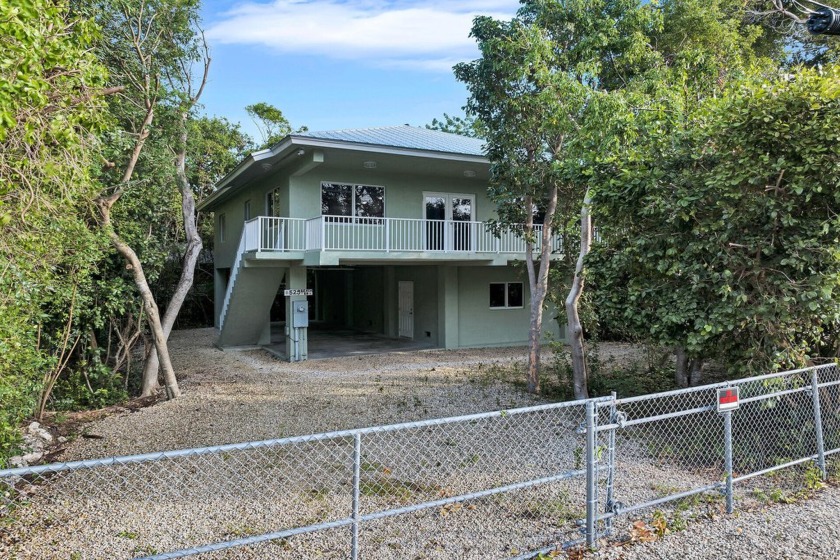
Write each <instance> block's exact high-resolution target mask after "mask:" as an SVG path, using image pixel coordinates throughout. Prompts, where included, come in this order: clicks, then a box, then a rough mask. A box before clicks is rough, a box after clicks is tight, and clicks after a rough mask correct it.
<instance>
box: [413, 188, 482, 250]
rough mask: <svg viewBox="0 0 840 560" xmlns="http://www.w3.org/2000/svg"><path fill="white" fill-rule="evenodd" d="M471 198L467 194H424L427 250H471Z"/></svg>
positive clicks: (472, 212) (472, 210) (472, 211)
mask: <svg viewBox="0 0 840 560" xmlns="http://www.w3.org/2000/svg"><path fill="white" fill-rule="evenodd" d="M473 206H474V204H473V197H472V195H468V194H448V193H425V195H424V197H423V217H424V218H425V219H426V250H427V251H471V250H473V245H472V244H473V240H472V235H471V232H472V224H471V222H472V220H473V214H474V209H473Z"/></svg>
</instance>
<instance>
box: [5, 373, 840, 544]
mask: <svg viewBox="0 0 840 560" xmlns="http://www.w3.org/2000/svg"><path fill="white" fill-rule="evenodd" d="M735 387H737V389H738V392H739V397H740V404H739V407H738V408H737V409H736V410H733V411H728V412H718V408H717V399H718V389H721V388H735ZM727 434H729V436H730V437H727ZM838 450H840V375H839V374H838V370H837V368H836V367H835V366H834V365H827V366H819V367H815V368H809V369H805V370H798V371H793V372H785V373H780V374H773V375H766V376H761V377H755V378H750V379H743V380H738V381H733V382H731V383H723V384H717V385H709V386H703V387H697V388H692V389H687V390H682V391H672V392H668V393H658V394H654V395H647V396H643V397H634V398H626V399H619V398H616V397H615V396H614V395H613V396H610V397H604V398H599V399H590V400H588V401H576V402H566V403H556V404H549V405H543V406H537V407H529V408H522V409H517V410H509V411H498V412H491V413H485V414H475V415H470V416H463V417H457V418H445V419H437V420H427V421H421V422H412V423H407V424H399V425H391V426H379V427H373V428H365V429H359V430H347V431H341V432H332V433H326V434H317V435H310V436H301V437H290V438H284V439H277V440H270V441H261V442H251V443H244V444H236V445H225V446H216V447H206V448H200V449H189V450H181V451H171V452H163V453H153V454H146V455H135V456H129V457H117V458H108V459H102V460H91V461H78V462H72V463H56V464H51V465H42V466H37V467H28V468H21V469H8V470H4V471H0V556H4V555H5V557H10V558H21V559H22V558H53V557H54V558H67V557H70V558H78V559H82V558H106V557H107V558H137V557H145V558H180V557H185V556H191V555H196V554H202V555H203V557H206V558H265V557H272V558H281V559H282V558H289V559H291V558H303V557H316V556H317V557H319V558H386V557H406V558H429V559H433V558H441V559H442V558H467V559H470V558H476V559H478V558H481V559H486V558H500V559H504V558H522V559H524V558H530V557H533V556H535V555H536V554H537V553H539V552H547V551H550V550H553V549H555V548H563V547H570V546H574V545H576V544H581V543H583V544H587V545H589V546H592V545H594V544H595V543H596V540H597V538H598V537H599V536H601V535H606V534H609V533H611V532H614V523H615V522H616V520H622V519H628V518H629V516H631V515H632V514H633V513H634V512H637V511H639V510H643V509H647V510H650V508H655V507H661V506H663V505H666V504H668V503H675V502H679V501H680V500H685V499H687V498H689V497H693V496H699V495H705V496H709V497H710V498H709V499H712V500H721V501H725V503H726V505H727V506H728V507H729V509H730V510H731V508H732V507H734V505H735V503H736V502H735V498H736V495H735V491H734V488H735V487H736V486H738V487H741V486H742V485H743V486H745V487H746V486H747V485H749V484H750V482H751V481H752V479H754V477H756V476H757V475H759V474H766V473H769V472H771V471H774V470H778V469H782V468H787V467H790V466H793V465H797V464H800V463H808V464H813V465H816V467H817V468H819V469H821V470H820V471H817V472H818V475H819V476H824V473H825V461H826V457H827V456H829V455H831V454H833V453H836V452H837V451H838Z"/></svg>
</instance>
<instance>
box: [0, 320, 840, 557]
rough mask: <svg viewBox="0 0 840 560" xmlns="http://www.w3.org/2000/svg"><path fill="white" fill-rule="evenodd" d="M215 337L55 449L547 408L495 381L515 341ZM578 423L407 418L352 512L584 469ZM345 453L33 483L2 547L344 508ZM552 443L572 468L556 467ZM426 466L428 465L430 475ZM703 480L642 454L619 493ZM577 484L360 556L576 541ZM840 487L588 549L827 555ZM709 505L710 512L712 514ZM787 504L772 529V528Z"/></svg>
mask: <svg viewBox="0 0 840 560" xmlns="http://www.w3.org/2000/svg"><path fill="white" fill-rule="evenodd" d="M213 338H214V332H213V330H212V329H201V330H191V331H179V332H175V333H173V337H172V343H171V349H172V355H173V363H174V365H175V367H176V371H177V373H178V375H179V379H180V380H181V384H182V389H183V390H184V396H183V397H182V398H180V399H177V400H175V401H171V402H162V403H159V404H157V405H155V406H152V407H149V408H144V409H139V410H136V411H134V412H130V411H126V412H124V413H118V414H114V415H112V416H109V417H107V418H105V419H103V420H100V421H97V422H95V423H92V424H89V425H87V426H86V427H85V430H84V432H85V433H86V434H87V435H88V436H90V437H88V438H79V439H77V440H76V441H74V442H73V443H72V444H71V445H70V446H69V448H68V449H67V450H66V451H65V453H64V454H63V456H62V457H61V460H67V461H69V460H77V459H89V458H99V457H108V456H118V455H128V454H135V453H146V452H152V451H161V450H171V449H183V448H192V447H201V446H207V445H219V444H223V443H234V442H243V441H258V440H264V439H270V438H279V437H287V436H293V435H305V434H311V433H319V432H327V431H332V430H340V429H349V428H358V427H365V426H372V425H382V424H392V423H399V422H407V421H414V420H421V419H427V418H440V417H446V416H456V415H464V414H470V413H477V412H486V411H490V410H498V409H512V408H517V407H523V406H529V405H533V404H542V403H543V402H544V401H541V400H539V399H537V398H535V397H532V396H530V395H527V394H525V393H524V392H523V391H521V390H519V389H516V388H514V387H512V386H511V385H510V384H507V383H502V382H499V381H498V377H499V376H498V370H499V366H504V367H508V366H510V365H512V364H518V363H520V364H521V362H522V360H523V359H524V356H525V353H524V350H523V349H522V348H501V349H482V350H457V351H443V350H430V351H421V352H406V353H393V354H381V355H370V356H360V357H352V358H333V359H327V360H312V361H309V362H303V363H298V364H289V363H285V362H281V361H278V360H276V359H274V358H272V357H271V356H269V355H268V354H267V353H265V352H263V351H260V350H254V351H242V352H222V351H220V350H217V349H215V348H213V347H212V341H213ZM633 356H635V353H634V350H633V349H632V348H631V347H629V346H627V345H611V344H603V345H602V347H601V357H602V359H610V358H614V359H615V360H617V361H626V360H628V359H630V358H632V357H633ZM579 421H580V418H579V417H577V416H575V414H574V413H573V412H570V413H569V414H568V415H563V414H560V415H557V414H555V415H553V416H548V415H534V416H533V418H529V422H530V423H529V424H527V426H526V425H525V424H524V423H522V422H519V423H515V422H509V423H508V422H506V419H505V418H502V419H501V420H497V421H494V422H495V423H494V422H487V423H484V422H477V423H470V424H469V425H459V427H458V429H457V430H456V429H454V428H453V429H449V428H436V429H434V430H426V431H422V430H418V431H417V433H413V434H412V433H409V434H408V435H406V436H401V437H402V438H403V439H394V440H387V438H386V437H385V436H381V441H378V443H377V440H376V439H375V438H374V440H373V441H371V442H368V443H367V444H366V445H368V446H369V447H367V448H366V449H370V451H369V452H367V453H369V455H364V457H363V459H364V460H363V473H362V477H363V486H362V494H363V503H364V508H365V509H363V513H364V512H365V511H369V512H372V511H376V510H378V509H388V508H392V507H400V506H405V505H410V504H412V503H418V502H420V501H426V500H434V499H438V498H441V497H447V496H451V495H458V494H459V493H460V492H463V491H466V490H465V489H467V488H470V489H473V488H489V487H492V486H496V485H499V484H509V483H513V482H516V481H518V480H526V479H527V478H528V477H539V476H547V475H550V474H553V473H555V472H557V471H558V470H561V471H562V470H565V469H572V468H577V466H576V464H575V463H577V461H578V460H579V457H578V454H579V449H580V437H579V436H576V435H575V434H574V427H576V425H577V424H578V423H579ZM523 426H526V427H523ZM528 426H530V427H528ZM377 437H380V436H377ZM541 438H543V439H541ZM478 442H480V443H478ZM349 443H352V442H349ZM377 445H378V447H377ZM377 449H379V450H380V451H377ZM534 449H537V450H543V451H544V453H539V452H537V453H535V452H534ZM384 450H387V453H386V452H385V451H384ZM351 453H352V444H351V445H348V441H346V440H343V441H337V442H331V443H330V444H329V445H326V444H317V445H312V444H302V445H300V446H293V447H291V448H288V449H286V448H284V449H282V450H277V449H275V450H272V449H268V450H266V449H255V450H245V451H241V452H234V453H224V454H214V455H208V456H203V457H200V458H190V459H185V460H172V461H161V462H158V463H150V464H148V466H146V465H144V466H143V467H142V468H137V466H136V465H135V466H116V467H111V468H107V469H98V470H96V471H77V472H74V473H71V474H69V475H62V476H59V477H55V478H53V479H52V480H51V483H50V484H49V485H44V486H42V487H37V488H34V490H33V491H34V492H35V494H34V495H33V496H32V498H31V501H32V506H31V507H28V508H24V513H23V514H22V517H23V523H22V525H23V526H26V527H27V529H26V530H18V531H17V533H15V534H14V535H13V537H12V538H7V539H5V544H4V539H3V532H2V530H0V557H2V556H3V554H4V552H5V554H6V555H7V556H8V557H10V558H20V559H23V558H27V559H41V558H44V559H47V558H68V557H70V558H72V559H74V560H81V559H85V558H132V557H137V556H143V555H145V554H149V553H152V552H155V551H161V552H162V551H166V550H173V549H177V548H181V547H183V546H186V545H189V544H203V543H210V542H216V541H218V540H226V539H233V538H242V537H248V536H252V535H258V534H262V533H265V532H270V531H273V530H277V529H278V527H280V528H283V527H293V526H299V525H304V524H308V523H314V522H319V521H322V520H335V519H340V518H342V517H346V515H347V510H348V507H349V494H348V489H349V481H348V479H347V478H346V477H345V476H343V475H342V474H341V473H345V472H346V470H347V469H346V467H347V461H348V460H349V457H350V454H351ZM377 453H379V455H377ZM558 455H560V456H563V457H565V459H566V461H567V462H568V464H564V465H558V464H557V457H558ZM438 471H439V472H438ZM91 473H93V474H91ZM429 473H435V475H436V476H435V477H432V478H429V476H428V475H429ZM707 474H708V473H689V472H685V471H684V470H679V469H677V468H670V467H668V466H663V465H660V464H653V463H651V464H646V463H643V462H640V463H636V464H633V465H628V466H627V467H626V468H625V469H624V470H623V473H622V477H623V478H622V480H621V483H622V484H623V486H622V490H623V492H624V494H623V497H625V498H629V497H630V496H631V495H632V496H642V495H644V496H647V495H650V494H651V493H652V492H655V491H658V489H659V487H660V484H662V483H667V486H668V487H670V488H678V489H680V488H686V489H687V488H691V487H692V486H695V485H698V484H703V483H708V478H707ZM424 477H425V478H424ZM651 480H653V481H657V482H656V483H655V484H651V483H650V482H649V481H651ZM185 481H189V488H188V489H187V490H184V484H185ZM325 481H326V482H325ZM42 488H45V490H43V489H42ZM582 489H583V484H582V483H581V481H577V480H575V481H573V482H558V483H554V484H550V485H546V486H544V487H540V488H536V489H530V490H526V491H521V492H518V493H515V494H512V495H510V496H502V497H499V496H495V497H489V498H484V499H481V500H475V501H472V502H470V503H468V504H466V503H465V504H458V505H455V506H446V507H442V508H440V509H433V510H427V511H425V512H418V513H413V514H409V515H405V516H400V517H397V518H392V519H391V520H390V521H376V522H372V523H369V524H366V525H364V526H363V529H362V534H361V540H360V542H361V545H362V552H363V556H364V557H365V558H381V557H394V558H412V559H415V558H416V559H422V558H428V559H445V558H464V559H472V558H475V559H476V560H478V559H488V558H490V559H495V558H499V559H502V558H509V557H511V556H515V555H516V554H519V553H521V552H524V551H526V550H529V549H534V548H537V547H541V546H545V545H546V544H547V543H549V542H552V540H551V539H552V538H555V539H569V538H574V537H575V536H576V535H575V532H574V527H573V521H574V519H576V518H579V517H580V516H581V515H582V511H583V495H582ZM836 492H837V490H836V489H835V488H828V489H826V490H823V491H822V493H821V494H820V495H819V496H818V497H817V498H816V499H814V500H811V501H806V502H802V503H801V504H800V505H794V506H774V507H771V508H769V509H768V508H765V507H759V506H758V504H757V503H756V502H755V500H752V501H750V500H749V499H747V498H746V497H744V496H742V502H739V503H741V504H742V506H744V507H746V509H742V510H740V513H737V514H736V515H734V516H726V515H723V514H719V513H718V514H715V512H716V511H719V510H720V508H721V505H720V504H719V503H712V504H702V505H701V506H698V508H697V511H696V512H694V513H693V514H692V517H693V518H695V520H694V521H692V522H691V523H690V524H689V528H688V529H687V530H685V531H680V532H674V533H673V534H672V535H668V536H666V537H665V538H664V539H662V540H659V541H657V542H655V543H646V544H645V543H642V544H636V545H635V546H625V547H617V546H612V545H606V546H604V547H603V549H602V551H601V552H599V553H598V554H596V555H595V557H597V558H603V559H617V558H628V559H629V558H637V557H638V558H677V557H685V558H692V559H694V558H698V559H699V558H719V557H720V556H721V555H722V553H724V552H726V553H727V554H729V553H731V554H732V556H730V557H733V558H753V557H755V556H756V555H757V550H768V551H769V552H768V553H767V554H764V555H765V556H767V557H768V558H803V557H808V558H837V557H840V554H838V548H837V547H838V545H837V544H836V541H835V544H833V545H829V544H826V543H825V540H824V538H825V536H826V535H825V534H824V533H825V531H822V533H823V534H820V532H819V527H820V525H821V524H823V523H825V521H826V520H827V519H828V516H829V515H835V516H836V513H837V509H836V507H835V506H834V505H833V504H834V503H836V500H833V498H836V496H835V495H834V494H835V493H836ZM809 510H813V511H809ZM712 515H713V516H715V517H716V518H717V520H716V521H714V522H712V521H708V520H707V518H708V517H709V516H712ZM780 516H784V518H785V523H784V525H783V526H782V524H781V523H779V522H777V520H778V519H780ZM788 517H789V518H790V519H791V521H790V522H788V521H787V518H788ZM632 521H633V520H629V521H628V520H620V521H618V522H617V524H616V528H617V530H618V534H619V535H631V534H634V531H635V532H636V533H638V529H637V528H636V529H634V527H633V526H632V525H630V523H631V522H632ZM648 521H650V520H648ZM348 540H349V532H348V530H347V529H346V528H341V529H335V530H331V531H329V532H326V533H320V534H318V535H310V536H298V537H294V538H292V539H288V540H279V541H273V542H271V543H267V544H263V545H259V546H253V547H250V548H239V549H235V550H233V551H229V552H225V553H217V554H213V555H206V556H203V557H206V558H289V559H294V558H304V557H305V558H345V557H346V550H347V542H348ZM636 540H638V539H636ZM554 542H556V541H554ZM185 543H186V544H185ZM4 546H5V547H6V548H4ZM756 547H757V548H756ZM751 548H752V549H753V550H751ZM738 554H740V556H738Z"/></svg>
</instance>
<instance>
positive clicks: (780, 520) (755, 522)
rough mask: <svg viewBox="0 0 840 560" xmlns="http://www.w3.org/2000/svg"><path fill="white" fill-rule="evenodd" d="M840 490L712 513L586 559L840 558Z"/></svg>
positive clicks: (829, 490) (833, 488) (611, 547)
mask: <svg viewBox="0 0 840 560" xmlns="http://www.w3.org/2000/svg"><path fill="white" fill-rule="evenodd" d="M838 500H840V488H838V487H837V486H836V485H830V486H828V487H826V488H824V489H822V490H821V491H819V492H818V493H817V494H816V496H813V497H811V498H809V499H802V500H799V501H797V502H796V503H792V504H775V505H772V506H762V507H750V506H744V505H736V511H735V513H733V514H732V515H726V514H723V513H720V512H717V513H710V514H707V515H705V516H704V518H702V519H696V520H694V521H692V522H691V523H690V524H689V525H688V527H687V528H686V529H685V530H682V531H677V532H673V533H669V534H666V535H665V537H664V538H663V539H659V540H656V541H654V542H649V543H636V544H633V545H632V546H625V547H615V546H609V545H608V546H606V547H603V549H602V550H601V551H600V552H598V553H597V554H594V555H589V554H587V555H586V557H587V558H598V559H603V560H605V559H610V560H613V559H615V560H618V559H621V560H637V559H638V560H642V559H644V560H660V559H661V560H670V559H675V558H680V559H683V560H701V559H713V558H714V559H719V558H729V559H732V560H752V559H755V558H764V559H767V560H799V559H806V558H808V559H824V560H836V559H837V558H840V536H838V533H837V531H836V526H837V516H838V514H840V508H838V505H837V504H838V503H840V501H838Z"/></svg>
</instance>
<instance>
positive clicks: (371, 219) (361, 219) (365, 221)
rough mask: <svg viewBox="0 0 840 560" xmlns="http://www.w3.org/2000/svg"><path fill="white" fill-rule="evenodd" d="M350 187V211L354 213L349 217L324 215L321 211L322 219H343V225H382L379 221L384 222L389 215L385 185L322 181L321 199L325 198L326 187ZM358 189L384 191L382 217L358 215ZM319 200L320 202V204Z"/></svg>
mask: <svg viewBox="0 0 840 560" xmlns="http://www.w3.org/2000/svg"><path fill="white" fill-rule="evenodd" d="M325 184H326V185H349V186H350V211H351V212H353V213H352V214H351V215H349V216H332V215H331V214H324V213H323V210H321V217H324V216H332V217H335V218H343V219H345V220H346V221H343V222H341V223H347V224H357V223H360V224H362V225H371V224H381V223H382V222H381V221H377V220H384V219H385V218H386V217H387V215H388V210H387V206H386V205H387V197H386V196H385V194H386V191H387V189H386V188H385V185H373V184H371V183H354V182H352V181H321V186H320V188H319V195H320V196H321V197H323V196H324V185H325ZM356 187H375V188H377V189H382V217H381V218H380V217H379V216H357V215H356ZM320 200H321V199H320V198H319V202H320Z"/></svg>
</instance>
